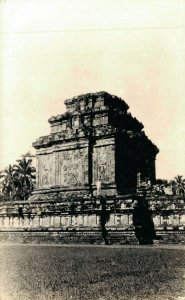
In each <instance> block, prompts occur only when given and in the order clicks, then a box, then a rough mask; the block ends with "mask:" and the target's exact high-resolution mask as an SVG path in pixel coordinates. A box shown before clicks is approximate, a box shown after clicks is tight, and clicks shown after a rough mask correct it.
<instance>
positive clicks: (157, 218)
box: [0, 198, 185, 244]
mask: <svg viewBox="0 0 185 300" xmlns="http://www.w3.org/2000/svg"><path fill="white" fill-rule="evenodd" d="M175 201H176V205H174V204H173V209H171V207H172V204H171V200H169V199H168V202H169V205H167V200H166V199H165V200H164V199H163V200H160V205H161V207H159V206H156V205H157V204H159V203H158V202H159V199H158V200H157V199H150V200H149V203H150V208H151V210H152V215H153V221H154V225H155V230H156V233H157V235H158V236H159V237H161V240H160V241H161V242H170V243H174V242H176V243H177V242H178V243H179V242H183V241H185V205H184V200H183V199H179V200H178V199H175ZM164 202H165V206H164ZM93 205H94V203H93V202H92V201H89V202H88V201H87V200H86V201H85V202H84V203H83V201H82V199H78V201H76V203H75V201H74V202H73V203H72V202H62V201H42V200H41V201H40V202H39V201H35V202H29V201H21V202H13V203H10V202H4V203H0V240H2V241H5V240H6V239H7V240H12V241H14V242H16V241H22V242H24V240H25V241H27V242H28V241H29V240H30V241H31V242H32V241H33V242H34V240H35V241H37V242H42V241H44V242H47V241H49V242H51V241H53V242H66V243H68V242H70V243H72V242H74V243H76V242H88V243H96V242H97V243H102V242H103V240H102V236H101V226H100V215H101V205H100V202H99V200H98V199H96V205H95V206H94V207H93ZM107 214H108V216H109V217H108V220H107V223H106V229H107V231H108V237H109V239H110V240H111V242H112V243H120V244H124V243H129V241H130V243H136V238H135V234H134V227H133V208H132V199H129V198H127V199H119V200H118V199H117V200H116V201H115V199H111V198H108V200H107ZM87 236H88V237H87ZM16 237H17V240H16ZM96 238H97V240H96ZM160 241H159V242H160Z"/></svg>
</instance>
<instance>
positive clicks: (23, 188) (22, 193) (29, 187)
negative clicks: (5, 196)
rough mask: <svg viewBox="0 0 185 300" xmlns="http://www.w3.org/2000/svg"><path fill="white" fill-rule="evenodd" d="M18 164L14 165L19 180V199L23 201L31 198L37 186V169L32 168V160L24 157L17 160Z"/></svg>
mask: <svg viewBox="0 0 185 300" xmlns="http://www.w3.org/2000/svg"><path fill="white" fill-rule="evenodd" d="M17 162H18V164H16V165H14V166H13V168H14V172H15V175H16V176H17V177H18V179H19V185H20V187H19V191H18V193H19V194H18V197H19V198H20V199H22V200H26V199H28V198H29V196H30V194H31V192H32V191H33V188H34V184H35V168H34V167H33V166H32V159H30V158H26V157H25V156H23V158H22V159H18V160H17Z"/></svg>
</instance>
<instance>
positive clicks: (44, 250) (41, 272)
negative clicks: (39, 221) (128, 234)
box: [0, 245, 185, 300]
mask: <svg viewBox="0 0 185 300" xmlns="http://www.w3.org/2000/svg"><path fill="white" fill-rule="evenodd" d="M0 260H1V262H0V300H6V299H7V300H23V299H25V300H29V299H32V300H35V299H36V300H40V299H47V300H50V299H55V300H59V299H60V300H65V299H66V300H68V299H74V300H78V299H79V300H84V299H88V300H92V299H93V300H94V299H96V300H100V299H101V300H103V299H106V300H109V299H129V300H130V299H142V300H143V299H145V300H146V299H152V300H153V299H160V300H165V299H170V300H172V299H179V300H180V299H183V298H181V297H183V296H184V297H185V289H184V285H185V276H184V269H185V268H184V267H185V252H184V251H183V250H182V249H170V248H169V249H168V248H167V247H166V248H158V247H155V246H151V247H150V246H149V247H143V248H142V247H141V246H135V247H127V246H126V247H124V246H120V247H113V246H110V247H109V246H106V247H101V246H99V247H96V246H90V247H86V246H61V247H60V246H55V245H0Z"/></svg>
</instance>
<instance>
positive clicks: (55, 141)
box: [33, 92, 158, 196]
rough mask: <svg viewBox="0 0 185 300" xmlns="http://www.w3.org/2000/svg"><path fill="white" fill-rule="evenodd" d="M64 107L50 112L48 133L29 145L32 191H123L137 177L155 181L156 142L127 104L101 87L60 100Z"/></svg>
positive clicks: (82, 192) (135, 181)
mask: <svg viewBox="0 0 185 300" xmlns="http://www.w3.org/2000/svg"><path fill="white" fill-rule="evenodd" d="M65 105H66V113H64V114H61V115H57V116H55V117H51V118H50V119H49V123H50V125H51V133H50V134H49V135H48V136H44V137H40V138H39V139H38V140H37V141H36V142H35V143H33V146H34V147H35V148H36V158H37V187H36V190H35V192H34V194H35V195H36V194H37V195H44V194H45V195H46V194H51V193H52V194H53V193H60V194H61V195H64V196H65V195H71V194H75V195H79V196H83V195H90V194H91V195H96V192H97V189H96V183H97V181H98V180H99V178H101V192H102V194H103V195H119V194H125V193H128V192H129V191H132V190H133V189H135V188H136V185H137V179H138V174H140V175H139V176H140V179H141V180H142V179H148V180H150V181H151V183H154V181H155V157H156V154H157V153H158V149H157V147H156V146H155V145H154V144H153V143H152V142H151V141H150V140H149V139H148V138H147V136H146V135H145V133H144V131H143V125H142V123H140V122H139V121H138V120H137V119H136V118H133V117H132V115H131V114H130V113H128V112H127V111H128V108H129V107H128V105H127V104H126V103H125V102H124V101H123V100H122V99H120V98H118V97H116V96H112V95H110V94H108V93H106V92H98V93H89V94H85V95H80V96H77V97H74V98H72V99H69V100H65Z"/></svg>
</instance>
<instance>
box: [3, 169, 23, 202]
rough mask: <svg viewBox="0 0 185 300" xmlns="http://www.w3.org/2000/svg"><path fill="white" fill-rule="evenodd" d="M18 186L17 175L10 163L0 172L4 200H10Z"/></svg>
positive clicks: (14, 195)
mask: <svg viewBox="0 0 185 300" xmlns="http://www.w3.org/2000/svg"><path fill="white" fill-rule="evenodd" d="M19 186H20V185H19V180H18V177H17V176H16V174H15V171H14V168H13V167H12V166H11V165H9V166H8V167H7V168H6V169H5V170H3V171H1V172H0V187H1V192H2V194H3V195H4V197H5V199H6V200H10V201H11V200H14V199H15V198H16V197H17V194H18V189H19Z"/></svg>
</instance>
